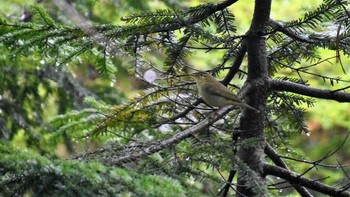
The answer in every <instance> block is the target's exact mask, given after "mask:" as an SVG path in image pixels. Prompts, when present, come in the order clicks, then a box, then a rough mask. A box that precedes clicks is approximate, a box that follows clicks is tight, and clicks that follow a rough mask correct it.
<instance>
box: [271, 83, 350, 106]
mask: <svg viewBox="0 0 350 197" xmlns="http://www.w3.org/2000/svg"><path fill="white" fill-rule="evenodd" d="M270 87H271V88H272V90H276V91H287V92H293V93H297V94H301V95H305V96H310V97H314V98H322V99H330V100H335V101H338V102H350V93H346V92H339V91H332V90H327V89H319V88H313V87H308V86H306V85H303V84H298V83H294V82H290V81H284V80H270Z"/></svg>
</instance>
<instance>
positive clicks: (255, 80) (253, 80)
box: [236, 0, 271, 196]
mask: <svg viewBox="0 0 350 197" xmlns="http://www.w3.org/2000/svg"><path fill="white" fill-rule="evenodd" d="M270 9H271V0H256V1H255V10H254V16H253V21H252V25H251V27H250V29H249V31H248V33H247V35H246V36H247V38H246V44H247V52H248V79H247V82H246V84H248V86H249V88H248V90H247V91H248V92H247V95H246V99H245V100H246V102H247V103H248V104H249V105H251V106H253V107H255V108H257V109H259V110H260V112H261V113H256V112H253V111H249V110H244V111H243V114H242V116H241V119H240V129H241V136H240V137H241V140H240V148H239V150H238V159H239V164H238V187H237V194H236V196H267V195H268V193H267V187H266V181H265V178H264V175H263V164H264V147H265V137H264V129H263V128H264V116H265V115H264V111H265V108H266V103H267V98H268V94H269V87H268V81H269V78H268V69H267V60H266V41H265V37H264V36H263V35H264V32H265V30H266V27H267V25H268V22H269V17H270Z"/></svg>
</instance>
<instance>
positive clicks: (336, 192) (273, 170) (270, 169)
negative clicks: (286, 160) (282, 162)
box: [263, 164, 350, 197]
mask: <svg viewBox="0 0 350 197" xmlns="http://www.w3.org/2000/svg"><path fill="white" fill-rule="evenodd" d="M263 169H264V173H265V175H273V176H277V177H280V178H283V179H285V180H287V181H289V182H292V183H293V182H295V183H299V184H300V185H302V186H304V187H307V188H309V189H312V190H315V191H318V192H321V193H323V194H327V195H330V196H339V197H342V196H344V197H349V196H350V193H349V192H347V191H343V190H342V189H338V188H335V187H331V186H329V185H326V184H323V183H320V182H319V181H315V180H311V179H308V178H305V177H302V176H300V175H299V174H297V173H295V172H292V171H290V170H287V169H284V168H282V167H278V166H274V165H270V164H264V166H263Z"/></svg>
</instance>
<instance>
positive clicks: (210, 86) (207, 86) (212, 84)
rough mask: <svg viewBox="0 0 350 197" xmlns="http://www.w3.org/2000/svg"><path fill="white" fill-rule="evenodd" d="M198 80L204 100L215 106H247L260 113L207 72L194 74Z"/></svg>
mask: <svg viewBox="0 0 350 197" xmlns="http://www.w3.org/2000/svg"><path fill="white" fill-rule="evenodd" d="M193 78H194V79H195V80H196V83H197V88H198V91H199V95H200V96H201V97H202V99H203V100H204V102H206V103H207V104H208V105H211V106H213V107H225V106H229V105H234V106H240V107H245V108H248V109H251V110H254V111H256V112H258V113H259V110H257V109H255V108H254V107H252V106H250V105H248V104H247V103H245V102H243V101H242V100H241V99H239V98H238V97H237V95H235V94H234V93H233V92H231V90H229V89H228V88H227V87H226V86H224V85H223V84H221V83H220V82H219V81H217V80H216V79H215V78H214V77H213V76H211V75H210V74H208V73H206V72H199V73H195V74H193Z"/></svg>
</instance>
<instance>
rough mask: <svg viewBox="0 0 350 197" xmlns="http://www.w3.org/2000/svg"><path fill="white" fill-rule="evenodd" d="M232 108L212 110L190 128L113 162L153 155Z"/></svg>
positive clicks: (215, 119)
mask: <svg viewBox="0 0 350 197" xmlns="http://www.w3.org/2000/svg"><path fill="white" fill-rule="evenodd" d="M232 109H233V107H232V106H230V107H224V108H222V109H220V110H218V111H215V112H212V113H211V114H210V115H209V116H208V118H205V119H204V120H202V121H201V122H199V123H198V124H196V125H194V126H192V127H190V128H188V129H186V130H184V131H180V132H178V133H176V134H174V135H173V136H171V137H169V138H166V139H163V140H159V141H157V142H152V143H151V144H150V145H148V146H147V147H143V148H141V150H138V151H135V152H133V153H130V154H128V155H124V156H119V157H115V158H114V159H111V163H113V164H114V165H121V164H123V163H127V162H131V161H135V160H137V159H139V158H142V157H145V156H148V155H151V154H153V153H155V152H158V151H160V150H162V149H165V148H169V147H171V146H173V145H175V144H177V143H179V142H181V141H182V140H184V139H186V138H187V137H189V136H191V135H193V134H194V133H197V132H199V131H201V130H202V129H204V128H205V127H207V126H208V125H211V124H213V123H214V122H216V121H217V120H219V119H220V118H222V117H223V116H225V115H226V114H227V113H228V112H229V111H230V110H232Z"/></svg>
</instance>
